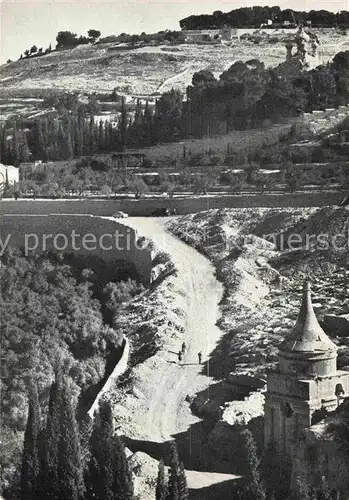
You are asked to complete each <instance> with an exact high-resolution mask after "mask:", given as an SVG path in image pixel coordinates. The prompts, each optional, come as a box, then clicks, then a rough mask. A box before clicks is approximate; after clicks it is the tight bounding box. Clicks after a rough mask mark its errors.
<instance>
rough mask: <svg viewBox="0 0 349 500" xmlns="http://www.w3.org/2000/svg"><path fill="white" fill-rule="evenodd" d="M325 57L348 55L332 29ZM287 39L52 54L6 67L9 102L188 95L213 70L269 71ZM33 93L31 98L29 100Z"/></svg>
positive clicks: (2, 78)
mask: <svg viewBox="0 0 349 500" xmlns="http://www.w3.org/2000/svg"><path fill="white" fill-rule="evenodd" d="M318 36H319V39H320V44H321V51H320V57H321V58H322V59H323V60H324V61H328V60H329V59H330V58H331V57H333V56H334V55H335V54H336V53H337V52H338V51H339V50H345V48H346V45H345V44H348V43H349V40H348V37H347V36H344V35H342V34H339V33H337V32H336V31H334V30H332V29H328V30H325V29H323V30H320V31H319V33H318ZM343 44H344V45H343ZM285 53H286V49H285V47H284V42H283V41H282V39H280V40H279V41H277V40H276V42H275V40H274V42H273V43H271V39H270V37H269V38H268V37H267V38H265V39H264V40H262V41H261V43H259V44H255V43H253V42H251V41H247V40H244V41H240V42H238V41H235V42H232V44H231V45H223V44H222V45H221V44H217V45H196V44H189V45H188V44H181V45H159V46H145V47H138V48H131V47H128V46H120V45H118V44H115V43H105V44H96V45H88V46H86V45H82V46H78V47H76V48H74V49H72V50H67V51H60V52H51V53H50V54H47V55H45V56H42V57H37V58H29V59H22V60H20V61H15V62H12V63H9V64H6V65H3V66H1V67H0V86H1V87H2V94H3V96H8V97H16V96H18V92H20V91H21V90H22V91H23V90H28V89H51V88H56V89H65V90H76V91H84V92H86V91H88V92H94V91H102V92H103V91H110V90H112V89H114V88H117V89H118V90H119V91H121V92H124V93H126V94H131V95H132V94H151V93H154V92H157V91H160V92H163V91H165V90H169V89H170V88H172V87H174V88H179V89H181V90H185V88H186V86H187V85H188V84H189V83H190V82H191V79H192V75H193V73H194V72H196V71H198V70H201V69H209V70H210V71H212V72H213V73H217V74H219V73H221V72H222V71H223V70H225V69H226V68H227V67H229V66H230V65H231V64H232V63H233V62H234V61H236V60H243V61H247V60H249V59H253V58H257V59H260V60H261V61H263V62H264V63H265V64H266V66H275V65H277V64H279V63H281V62H282V61H284V59H285ZM29 95H30V93H29V94H28V95H27V96H29Z"/></svg>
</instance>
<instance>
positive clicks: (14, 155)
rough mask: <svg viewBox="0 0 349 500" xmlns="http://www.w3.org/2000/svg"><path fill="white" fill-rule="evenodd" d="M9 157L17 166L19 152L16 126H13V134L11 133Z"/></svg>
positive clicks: (19, 157)
mask: <svg viewBox="0 0 349 500" xmlns="http://www.w3.org/2000/svg"><path fill="white" fill-rule="evenodd" d="M11 157H12V162H13V164H14V166H15V167H18V165H19V164H20V162H21V152H20V142H19V137H18V131H17V128H16V127H14V130H13V134H12V147H11Z"/></svg>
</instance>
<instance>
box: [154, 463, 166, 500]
mask: <svg viewBox="0 0 349 500" xmlns="http://www.w3.org/2000/svg"><path fill="white" fill-rule="evenodd" d="M166 497H167V484H166V479H165V466H164V461H163V460H160V462H159V469H158V479H157V483H156V495H155V499H156V500H166Z"/></svg>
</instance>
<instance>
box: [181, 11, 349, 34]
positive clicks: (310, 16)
mask: <svg viewBox="0 0 349 500" xmlns="http://www.w3.org/2000/svg"><path fill="white" fill-rule="evenodd" d="M268 19H270V20H272V21H273V25H274V26H276V25H282V24H283V23H284V22H285V21H286V22H288V23H290V24H299V23H311V25H312V26H314V27H335V26H338V25H339V26H346V27H348V26H349V12H348V11H345V10H343V11H341V12H338V13H337V14H335V13H333V12H329V11H327V10H311V11H310V12H304V11H296V10H292V9H285V10H282V9H281V8H280V7H278V6H274V7H267V6H266V7H261V6H254V7H242V8H239V9H234V10H232V11H230V12H227V13H223V12H221V11H219V10H217V11H215V12H213V14H201V15H192V16H189V17H186V18H185V19H182V20H181V21H180V22H179V24H180V27H181V28H182V29H185V30H199V29H215V28H222V27H223V26H225V25H228V26H233V27H235V28H259V27H260V26H261V24H263V23H266V22H267V21H268Z"/></svg>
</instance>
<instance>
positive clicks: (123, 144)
mask: <svg viewBox="0 0 349 500" xmlns="http://www.w3.org/2000/svg"><path fill="white" fill-rule="evenodd" d="M126 130H127V113H126V103H125V97H122V99H121V117H120V142H121V151H124V150H125V147H126Z"/></svg>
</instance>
